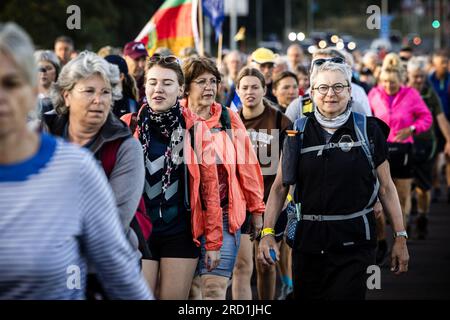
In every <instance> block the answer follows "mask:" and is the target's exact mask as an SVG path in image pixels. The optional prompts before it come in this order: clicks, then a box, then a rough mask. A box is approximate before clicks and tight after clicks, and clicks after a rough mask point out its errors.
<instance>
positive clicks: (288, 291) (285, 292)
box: [277, 283, 294, 300]
mask: <svg viewBox="0 0 450 320" xmlns="http://www.w3.org/2000/svg"><path fill="white" fill-rule="evenodd" d="M293 291H294V288H292V286H288V285H286V284H285V283H282V284H281V290H280V295H279V296H278V297H277V300H286V299H287V298H288V297H290V296H292V292H293Z"/></svg>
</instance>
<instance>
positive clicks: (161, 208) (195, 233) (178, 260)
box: [122, 55, 222, 300]
mask: <svg viewBox="0 0 450 320" xmlns="http://www.w3.org/2000/svg"><path fill="white" fill-rule="evenodd" d="M145 88H146V96H147V101H148V103H147V104H145V105H143V106H142V108H141V109H140V111H139V113H138V114H137V115H133V114H127V115H124V116H123V117H122V120H124V121H125V122H126V123H128V125H130V127H131V129H132V131H133V132H134V136H135V137H136V138H137V139H138V140H139V141H140V142H141V144H142V147H143V149H144V155H145V159H144V160H145V167H146V168H145V189H144V199H145V205H146V210H147V213H148V215H149V216H150V218H151V219H152V223H153V232H152V234H151V236H150V238H149V239H148V244H149V248H150V251H151V253H152V258H151V260H146V261H145V263H144V264H143V270H144V273H145V275H146V278H147V280H148V282H149V285H150V287H151V288H152V289H153V290H154V292H159V294H157V296H158V298H159V299H170V300H185V299H187V298H188V294H189V289H190V287H191V282H192V279H193V277H194V272H195V269H196V267H197V264H198V258H199V256H200V248H199V247H200V241H199V240H198V239H199V238H200V237H201V236H203V239H204V248H205V250H206V253H205V256H204V259H205V264H206V267H207V269H208V270H213V269H214V268H216V267H217V265H218V264H219V261H220V251H219V250H220V248H221V246H222V220H221V208H220V201H219V196H218V195H219V189H218V188H219V186H218V177H217V170H216V167H215V165H214V163H211V161H209V162H208V161H207V159H206V156H207V155H211V154H212V153H211V152H213V148H212V144H211V142H209V140H210V139H208V135H210V133H209V130H208V128H207V127H206V125H204V124H202V123H201V122H199V121H196V119H197V116H196V115H195V114H194V113H192V112H191V111H190V110H188V109H183V108H181V107H180V104H179V102H178V98H179V97H180V96H181V95H182V94H183V91H184V76H183V72H182V70H181V67H180V64H179V61H178V59H177V58H176V57H175V56H160V55H154V56H152V57H151V58H150V59H149V62H148V68H147V72H146V83H145ZM195 122H198V123H199V124H200V125H197V126H195V128H194V123H195ZM191 135H192V136H191ZM202 138H203V139H202ZM194 145H196V146H201V148H200V150H201V152H199V151H196V152H195V153H194V149H193V146H194ZM158 280H159V283H157V282H158ZM157 284H158V289H159V290H155V289H156V288H157Z"/></svg>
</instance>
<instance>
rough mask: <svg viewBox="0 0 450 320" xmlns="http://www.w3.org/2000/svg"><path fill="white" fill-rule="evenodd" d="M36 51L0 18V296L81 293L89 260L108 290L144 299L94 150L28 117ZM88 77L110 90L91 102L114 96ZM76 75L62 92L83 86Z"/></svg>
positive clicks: (81, 296)
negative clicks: (35, 126)
mask: <svg viewBox="0 0 450 320" xmlns="http://www.w3.org/2000/svg"><path fill="white" fill-rule="evenodd" d="M33 51H34V48H33V44H32V42H31V40H30V38H29V37H28V35H27V34H26V33H25V32H24V31H23V30H22V29H21V28H20V27H18V26H17V25H15V24H12V23H8V24H5V25H2V24H0V213H1V214H0V257H1V258H0V300H4V299H27V300H30V299H39V300H54V299H62V300H75V299H77V300H78V299H85V298H86V294H85V293H86V275H87V271H88V267H94V268H95V270H96V272H97V275H98V278H99V280H100V282H101V284H102V286H103V288H104V291H105V293H106V295H107V296H108V297H109V298H111V299H132V300H136V299H150V298H152V297H153V295H152V294H151V292H150V291H149V290H148V287H147V285H146V283H145V279H144V278H143V277H142V274H141V272H140V268H139V259H138V257H137V256H136V252H135V251H134V250H133V249H132V248H131V246H130V244H129V243H128V241H127V239H126V237H125V234H124V232H123V225H122V224H121V222H120V219H119V215H118V210H117V206H116V203H115V199H114V194H113V193H112V191H111V188H110V186H109V185H108V182H107V180H106V178H105V176H104V174H103V173H102V172H101V171H100V170H99V169H98V165H97V164H96V161H95V160H94V158H93V157H92V155H91V154H90V153H89V152H88V151H87V150H84V149H81V148H79V147H77V146H74V145H71V144H68V143H66V142H64V141H63V140H62V139H58V138H54V137H52V136H50V135H47V134H40V133H36V132H35V131H31V130H29V129H28V128H27V126H26V116H27V113H29V112H30V111H31V110H33V109H34V107H35V103H36V100H37V87H38V83H37V80H38V76H37V68H36V65H35V63H34V60H33ZM105 63H106V62H105ZM66 76H67V73H64V71H63V74H62V78H63V79H65V77H66ZM97 77H98V78H97ZM94 78H95V79H96V80H95V81H97V82H102V81H103V83H102V84H103V85H104V86H105V87H106V88H107V90H108V95H107V96H108V98H107V97H104V98H103V97H102V98H99V97H98V95H97V97H96V98H94V99H96V101H97V104H98V99H106V100H108V99H111V97H110V96H111V88H110V86H111V83H110V82H109V81H107V78H102V76H100V75H95V76H93V78H89V79H88V80H85V81H90V80H93V79H94ZM80 82H81V83H86V82H83V80H80ZM80 82H78V83H77V85H75V87H74V91H71V92H68V95H84V93H82V92H79V89H80V86H79V85H80V84H81V83H80ZM80 98H81V97H80ZM71 101H72V100H71ZM84 101H85V100H84ZM86 103H87V101H86ZM57 106H58V107H60V105H58V104H57ZM70 106H71V107H75V105H74V104H72V103H70ZM95 110H100V107H96V109H95ZM93 118H94V119H93ZM98 118H99V116H98V115H97V116H92V117H90V118H89V120H90V121H91V123H92V122H93V120H96V121H98ZM71 130H72V129H71ZM71 132H72V131H71ZM138 147H139V146H138ZM136 205H137V204H136Z"/></svg>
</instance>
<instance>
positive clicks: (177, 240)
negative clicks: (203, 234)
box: [148, 231, 200, 261]
mask: <svg viewBox="0 0 450 320" xmlns="http://www.w3.org/2000/svg"><path fill="white" fill-rule="evenodd" d="M148 246H149V249H150V251H151V253H152V257H151V258H150V259H149V260H156V261H159V260H161V258H185V259H195V258H198V257H199V256H200V247H197V246H196V245H195V243H194V241H193V240H192V234H191V232H190V231H183V232H181V233H177V234H174V235H159V234H154V233H153V234H152V235H151V236H150V238H149V239H148Z"/></svg>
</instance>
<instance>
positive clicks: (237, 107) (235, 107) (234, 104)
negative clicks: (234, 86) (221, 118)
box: [230, 92, 242, 112]
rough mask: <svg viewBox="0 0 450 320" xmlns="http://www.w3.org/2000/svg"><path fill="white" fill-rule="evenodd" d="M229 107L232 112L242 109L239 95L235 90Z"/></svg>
mask: <svg viewBox="0 0 450 320" xmlns="http://www.w3.org/2000/svg"><path fill="white" fill-rule="evenodd" d="M230 109H231V110H233V111H234V112H238V111H239V110H241V109H242V102H241V98H239V95H238V93H237V92H235V93H234V97H233V100H232V101H231V105H230Z"/></svg>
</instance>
